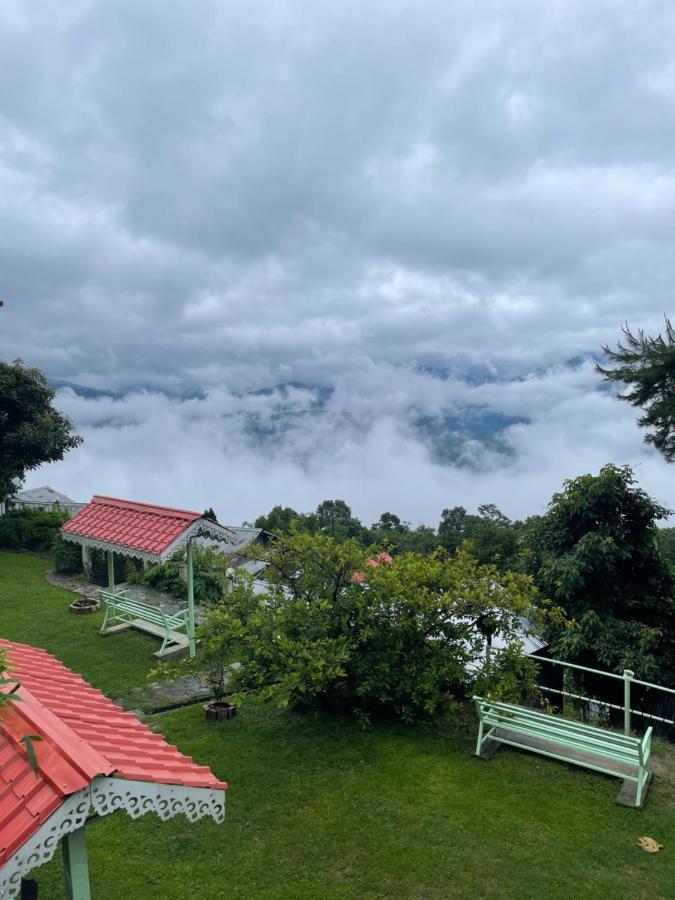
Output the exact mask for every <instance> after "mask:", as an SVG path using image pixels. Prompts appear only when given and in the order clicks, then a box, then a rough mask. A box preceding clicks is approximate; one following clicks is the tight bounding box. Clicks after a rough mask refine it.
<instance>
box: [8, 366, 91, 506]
mask: <svg viewBox="0 0 675 900" xmlns="http://www.w3.org/2000/svg"><path fill="white" fill-rule="evenodd" d="M53 399H54V391H53V390H52V389H51V388H50V387H49V385H48V383H47V379H46V377H45V375H44V374H43V373H42V372H41V371H40V370H39V369H29V368H27V367H26V366H24V364H23V363H22V362H21V361H20V360H15V362H13V363H4V362H0V500H4V499H6V498H7V497H10V496H11V495H12V494H13V493H14V491H15V483H16V482H19V483H20V482H21V481H23V478H24V476H25V474H26V472H27V471H29V470H31V469H36V468H37V467H38V466H41V465H42V464H43V463H46V462H54V461H56V460H59V459H63V455H64V453H66V452H67V451H68V450H72V449H73V448H74V447H77V446H78V445H79V444H81V443H82V438H81V437H78V436H77V435H74V434H72V423H71V422H70V420H69V419H68V418H67V417H66V416H64V415H62V414H61V413H60V412H58V411H57V410H56V409H54V407H53V406H52V400H53Z"/></svg>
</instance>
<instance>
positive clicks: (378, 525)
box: [371, 512, 410, 532]
mask: <svg viewBox="0 0 675 900" xmlns="http://www.w3.org/2000/svg"><path fill="white" fill-rule="evenodd" d="M371 530H372V531H388V532H390V531H398V532H401V531H409V530H410V529H409V528H408V526H407V525H406V524H405V523H404V522H401V520H400V519H399V517H398V516H396V515H394V513H390V512H383V513H382V515H381V516H380V518H379V519H378V521H377V522H374V523H373V525H371Z"/></svg>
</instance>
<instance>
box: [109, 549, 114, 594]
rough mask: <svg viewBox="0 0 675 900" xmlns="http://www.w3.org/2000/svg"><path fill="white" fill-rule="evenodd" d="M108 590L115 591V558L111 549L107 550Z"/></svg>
mask: <svg viewBox="0 0 675 900" xmlns="http://www.w3.org/2000/svg"><path fill="white" fill-rule="evenodd" d="M108 590H109V591H110V593H111V594H114V593H115V559H114V557H113V552H112V550H108Z"/></svg>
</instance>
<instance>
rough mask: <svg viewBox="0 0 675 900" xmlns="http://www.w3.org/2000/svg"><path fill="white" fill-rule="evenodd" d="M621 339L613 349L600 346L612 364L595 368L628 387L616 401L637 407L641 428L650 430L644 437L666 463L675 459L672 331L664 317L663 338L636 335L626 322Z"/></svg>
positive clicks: (674, 343) (674, 346) (674, 347)
mask: <svg viewBox="0 0 675 900" xmlns="http://www.w3.org/2000/svg"><path fill="white" fill-rule="evenodd" d="M622 331H623V334H624V339H625V340H624V342H623V343H621V342H619V344H618V345H617V348H616V350H612V349H610V347H607V346H605V347H603V348H602V349H603V351H604V353H605V354H606V356H607V358H608V360H609V362H610V364H611V365H609V366H607V367H603V366H601V365H599V364H598V365H597V366H596V370H597V371H598V372H599V373H600V374H601V375H602V376H603V377H604V379H605V380H606V381H609V382H620V383H623V384H625V385H627V386H628V390H626V391H625V392H624V393H623V394H618V395H617V396H618V398H619V400H625V401H627V402H628V403H631V404H632V405H633V406H636V407H638V408H640V409H641V410H642V412H643V414H642V415H641V416H640V418H639V419H638V425H639V426H640V427H641V428H648V429H652V430H651V431H649V432H648V433H647V434H646V436H645V441H646V442H647V443H648V444H653V445H654V446H655V447H656V448H657V449H658V450H660V451H661V453H662V454H663V455H664V456H665V458H666V460H667V461H668V462H672V461H673V459H675V330H673V326H672V325H671V323H670V320H669V319H668V318H666V331H665V337H663V336H662V335H660V334H659V335H658V336H657V337H655V338H652V337H649V336H647V335H645V333H644V331H642V330H640V331H638V332H637V333H636V334H633V332H632V331H631V330H630V329H629V327H628V325H624V326H623V328H622Z"/></svg>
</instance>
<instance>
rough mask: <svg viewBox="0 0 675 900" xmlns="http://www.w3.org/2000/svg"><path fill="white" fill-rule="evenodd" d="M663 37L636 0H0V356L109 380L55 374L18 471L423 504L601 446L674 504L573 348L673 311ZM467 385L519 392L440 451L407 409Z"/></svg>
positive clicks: (467, 400)
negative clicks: (68, 433) (486, 425)
mask: <svg viewBox="0 0 675 900" xmlns="http://www.w3.org/2000/svg"><path fill="white" fill-rule="evenodd" d="M674 45H675V6H673V5H672V4H671V3H668V2H666V0H663V2H648V0H625V2H620V0H612V2H609V0H607V2H603V0H595V2H593V3H588V2H575V0H565V2H549V3H541V2H529V0H528V2H519V0H508V2H484V3H475V2H465V3H464V2H450V0H443V2H415V3H413V2H400V0H398V2H397V0H386V2H377V0H373V2H370V3H367V4H366V3H363V2H358V3H357V2H350V0H340V2H321V0H319V2H315V3H307V2H295V3H293V2H268V3H257V2H248V3H245V4H242V3H234V2H223V0H220V2H204V0H187V2H181V0H174V2H172V3H170V4H167V3H162V2H159V0H156V2H149V0H133V2H125V0H117V2H115V3H103V2H78V0H70V2H68V3H65V4H64V3H61V2H41V0H32V2H30V3H26V2H25V0H3V3H2V5H0V83H1V84H2V85H3V89H2V91H1V92H0V296H2V297H4V298H5V308H4V309H3V310H2V311H0V356H1V357H2V358H4V359H13V358H15V357H21V358H22V359H23V360H24V361H25V362H27V363H31V364H34V365H37V366H40V367H41V368H43V369H44V370H45V371H46V372H47V374H48V375H49V376H50V377H52V378H54V379H65V380H69V381H72V382H75V383H79V384H84V385H88V386H92V387H97V388H109V389H112V390H116V391H121V392H122V393H125V397H124V399H122V400H118V401H113V400H109V399H105V398H104V399H99V400H83V399H82V398H78V397H76V396H74V395H73V394H72V393H70V392H69V391H63V392H60V393H59V395H58V404H59V406H60V407H61V408H62V409H64V410H65V411H66V412H68V413H69V414H70V415H71V416H72V417H73V418H74V420H75V422H76V425H77V427H78V429H79V430H80V431H81V433H82V434H83V435H84V436H85V438H86V442H85V444H84V445H83V447H82V448H81V449H78V450H77V451H75V452H73V453H71V454H70V455H69V456H68V457H67V459H66V460H65V461H64V462H63V463H60V464H55V465H51V466H48V467H46V468H45V469H43V470H41V471H39V472H36V473H33V474H32V475H31V476H30V478H29V481H28V485H29V486H30V485H37V484H41V483H49V484H51V485H52V486H53V487H55V488H57V489H59V490H63V491H65V492H66V493H68V494H71V495H72V496H74V497H75V498H76V499H87V498H88V497H89V496H90V495H91V494H92V493H94V492H100V493H110V494H117V495H121V496H130V497H133V498H136V499H140V500H151V501H156V502H165V503H167V504H173V505H183V506H187V507H193V508H201V507H204V506H205V505H213V506H214V507H215V508H216V511H217V512H218V514H219V516H220V517H221V519H223V520H225V521H231V522H237V521H240V520H242V519H244V518H253V517H255V515H257V514H258V513H260V512H262V511H265V510H267V509H269V508H270V507H271V506H272V505H274V504H276V503H282V504H290V505H293V506H295V507H297V508H300V509H309V508H312V507H314V506H316V504H317V503H318V502H319V501H320V500H321V499H323V498H325V497H338V496H339V497H343V498H344V499H346V500H347V502H349V503H350V504H351V505H352V507H353V508H354V510H355V512H356V513H357V514H358V515H360V516H361V517H362V518H364V520H366V521H370V520H372V519H373V518H377V516H378V515H379V513H381V512H382V511H383V510H392V511H394V512H397V513H398V514H399V515H401V516H402V517H404V518H407V519H409V520H411V521H413V522H418V521H427V522H431V523H435V522H437V521H438V517H439V514H440V511H441V509H442V508H443V507H444V506H448V505H455V504H459V503H462V504H464V505H466V506H469V507H471V506H475V505H477V504H478V503H482V502H496V503H498V504H499V505H500V506H502V508H503V509H504V510H505V511H506V512H507V513H509V514H510V515H513V516H522V515H526V514H528V513H533V512H539V511H541V509H542V508H543V506H544V505H545V503H546V501H547V500H548V498H549V497H550V495H551V493H552V492H553V491H554V490H557V489H559V487H560V484H561V481H562V479H563V478H566V477H570V476H574V475H576V474H580V473H581V472H584V471H593V470H597V469H598V468H599V467H600V466H601V465H602V464H603V463H605V462H609V461H614V462H617V463H624V462H625V463H630V464H632V465H634V466H636V468H637V473H638V476H639V478H640V480H641V482H642V484H643V485H644V486H645V487H646V488H647V489H648V490H650V491H651V492H652V493H654V494H655V495H656V496H657V497H658V498H659V499H660V500H662V501H664V502H666V503H670V504H671V505H673V506H675V479H673V473H672V470H670V469H668V468H667V467H666V465H665V464H664V463H663V462H662V461H661V460H660V459H659V457H658V456H657V455H655V454H654V452H653V451H650V450H648V449H647V448H646V447H645V446H644V445H643V444H642V436H641V434H640V432H639V431H638V430H637V428H636V426H635V413H634V411H633V410H632V409H631V408H630V407H626V406H625V405H623V404H619V403H618V402H617V401H615V400H613V399H612V397H611V395H609V394H608V393H606V392H604V393H603V392H601V391H600V390H599V389H600V383H599V379H598V377H597V376H596V375H595V374H594V373H593V367H592V362H591V361H590V360H591V357H592V356H593V355H596V354H597V353H598V352H599V349H600V347H601V345H602V344H603V343H607V342H609V343H615V342H616V340H617V338H618V337H619V334H620V326H621V323H622V322H623V321H625V320H628V321H629V323H630V324H631V325H632V326H634V327H643V328H645V329H646V330H647V331H649V332H652V333H655V332H658V331H659V330H660V329H661V328H662V322H663V314H664V313H667V312H670V311H671V310H672V303H671V297H672V287H671V286H672V284H673V282H674V280H675V278H674V276H675V254H674V253H673V237H674V235H675V169H674V167H673V156H674V154H675V62H673V53H672V48H673V46H674ZM571 360H573V361H574V362H575V364H574V365H572V366H570V365H569V362H570V361H571ZM287 382H298V383H302V384H306V385H313V386H316V385H322V386H326V387H331V388H333V389H334V393H333V394H332V395H331V397H330V398H329V400H328V401H327V402H326V404H325V406H324V407H323V408H322V409H321V410H320V411H318V412H317V411H316V408H315V395H314V394H313V393H312V392H311V391H303V390H298V391H296V392H291V395H288V394H285V395H283V397H282V396H280V395H279V394H278V393H272V394H270V395H254V396H251V395H250V392H251V391H253V390H255V389H258V388H267V387H273V386H274V385H277V384H281V383H287ZM139 388H143V389H145V390H143V391H139ZM129 391H131V393H129ZM165 392H168V393H169V394H170V395H172V396H167V394H166V393H165ZM196 392H200V395H199V396H198V397H195V396H194V395H195V393H196ZM186 397H187V398H188V399H186ZM190 397H192V399H189V398H190ZM289 405H290V406H291V407H292V408H293V410H295V413H296V415H295V416H294V417H292V420H291V421H292V425H291V426H290V427H288V428H284V429H281V430H279V431H278V432H274V440H273V441H271V442H270V441H269V440H267V441H262V440H259V441H256V440H255V439H254V438H253V437H252V435H251V432H250V428H248V425H249V424H250V420H251V416H252V415H253V416H254V417H255V421H256V422H257V423H258V424H259V425H265V423H266V422H267V423H271V426H270V427H272V428H276V427H277V423H278V419H279V412H280V409H283V410H284V411H286V412H287V411H288V408H289ZM466 408H471V409H478V410H482V411H484V412H486V413H500V414H502V415H505V416H510V417H511V416H512V417H514V418H515V419H518V420H526V421H519V423H518V424H514V425H512V426H511V427H510V428H508V429H507V430H506V431H505V432H504V433H503V435H502V438H501V440H502V443H503V447H502V452H496V451H494V450H493V449H491V448H489V447H488V448H486V447H485V446H483V445H481V444H480V442H473V441H467V442H466V445H465V446H464V447H463V448H462V450H461V453H459V454H458V456H457V459H456V460H455V459H449V460H446V461H445V462H442V463H441V462H439V460H438V458H437V457H434V456H433V455H432V452H431V450H430V447H429V445H428V443H427V442H425V441H424V440H423V439H421V437H420V435H419V433H418V432H417V431H416V430H415V429H414V427H412V424H411V423H412V422H413V421H414V419H415V417H417V416H419V415H428V416H432V417H434V416H436V417H441V418H442V417H443V416H454V415H457V414H458V413H461V411H462V410H463V409H466Z"/></svg>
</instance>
